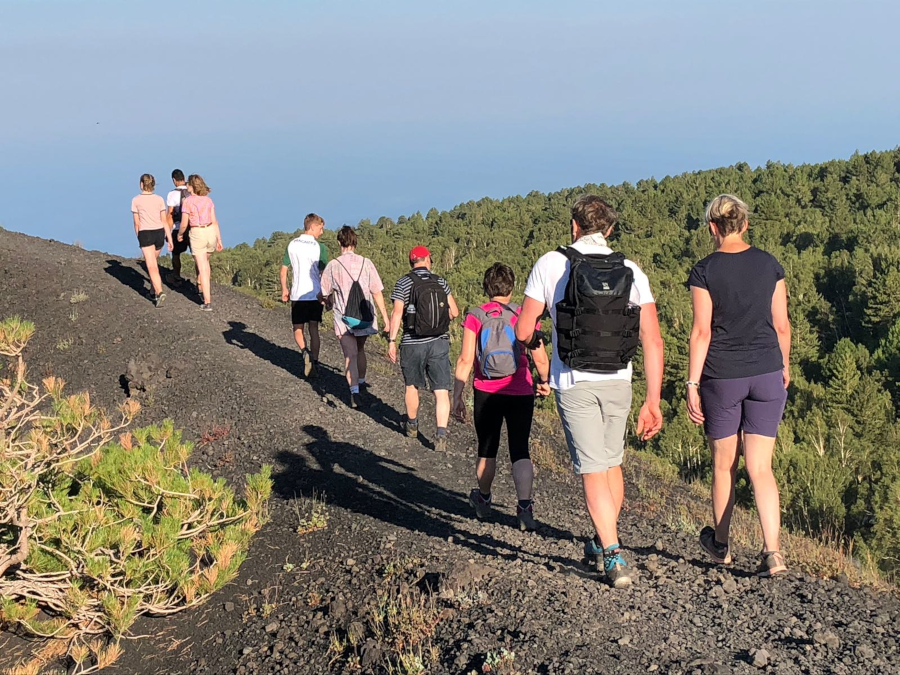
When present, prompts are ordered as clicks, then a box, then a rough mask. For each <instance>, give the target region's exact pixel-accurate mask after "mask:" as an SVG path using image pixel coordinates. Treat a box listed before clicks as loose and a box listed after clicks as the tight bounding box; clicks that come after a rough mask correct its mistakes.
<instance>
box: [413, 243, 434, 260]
mask: <svg viewBox="0 0 900 675" xmlns="http://www.w3.org/2000/svg"><path fill="white" fill-rule="evenodd" d="M429 256H431V251H429V250H428V249H427V248H425V247H424V246H416V247H415V248H414V249H413V250H412V251H410V252H409V260H410V262H412V261H413V260H419V259H421V258H428V257H429Z"/></svg>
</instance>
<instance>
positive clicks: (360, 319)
mask: <svg viewBox="0 0 900 675" xmlns="http://www.w3.org/2000/svg"><path fill="white" fill-rule="evenodd" d="M337 262H338V264H339V265H340V266H341V267H343V268H344V271H345V272H346V273H347V276H349V277H350V278H351V279H352V280H353V283H352V284H350V292H349V293H348V294H347V303H346V307H344V315H343V317H342V318H343V320H344V323H345V324H347V326H348V327H349V328H369V327H371V325H372V322H373V321H374V320H375V313H374V312H373V311H372V303H371V302H369V300H368V299H367V298H366V294H365V293H364V292H363V289H362V286H361V285H360V283H359V279H360V277H361V276H362V273H363V270H364V269H365V268H366V263H365V261H363V266H362V268H361V269H360V270H359V274H358V275H357V277H356V279H353V275H352V274H350V270H348V269H347V268H346V267H345V266H344V263H342V262H341V261H340V260H338V261H337Z"/></svg>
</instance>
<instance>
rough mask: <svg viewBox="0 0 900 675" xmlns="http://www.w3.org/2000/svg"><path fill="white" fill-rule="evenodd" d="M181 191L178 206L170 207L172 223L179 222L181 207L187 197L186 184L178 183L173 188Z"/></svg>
mask: <svg viewBox="0 0 900 675" xmlns="http://www.w3.org/2000/svg"><path fill="white" fill-rule="evenodd" d="M175 189H176V190H178V191H179V192H180V193H181V199H179V200H178V206H173V207H172V222H173V223H179V224H180V223H181V207H182V206H183V205H184V200H185V199H187V197H188V189H187V186H186V185H179V186H178V187H176V188H175Z"/></svg>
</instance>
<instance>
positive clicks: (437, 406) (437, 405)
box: [434, 389, 450, 428]
mask: <svg viewBox="0 0 900 675" xmlns="http://www.w3.org/2000/svg"><path fill="white" fill-rule="evenodd" d="M434 410H435V413H436V414H437V425H438V427H444V428H446V427H447V424H448V423H449V422H450V392H449V391H448V390H447V389H435V390H434Z"/></svg>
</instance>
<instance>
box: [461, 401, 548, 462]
mask: <svg viewBox="0 0 900 675" xmlns="http://www.w3.org/2000/svg"><path fill="white" fill-rule="evenodd" d="M533 418H534V395H530V396H510V395H509V394H488V393H487V392H484V391H479V390H478V389H476V390H475V433H476V434H478V456H479V457H484V458H486V459H496V458H497V451H498V450H499V449H500V432H501V430H502V429H503V421H504V420H506V435H507V436H508V437H509V458H510V460H511V461H512V463H513V464H515V463H516V462H518V461H519V460H520V459H530V458H531V454H530V453H529V451H528V439H529V437H530V436H531V421H532V419H533Z"/></svg>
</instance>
